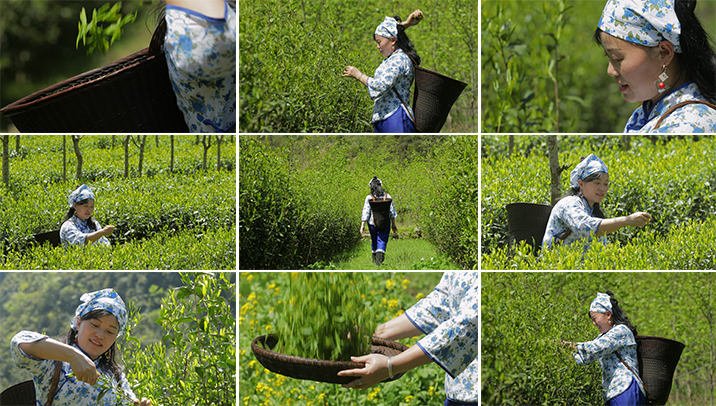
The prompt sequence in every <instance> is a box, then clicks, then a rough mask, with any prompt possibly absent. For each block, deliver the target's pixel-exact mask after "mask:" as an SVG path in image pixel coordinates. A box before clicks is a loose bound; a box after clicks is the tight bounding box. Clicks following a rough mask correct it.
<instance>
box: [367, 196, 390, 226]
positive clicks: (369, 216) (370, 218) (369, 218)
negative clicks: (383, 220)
mask: <svg viewBox="0 0 716 406" xmlns="http://www.w3.org/2000/svg"><path fill="white" fill-rule="evenodd" d="M372 198H373V196H372V195H368V196H366V197H365V202H363V212H362V213H361V216H360V221H367V222H368V224H370V225H371V226H375V223H374V222H373V210H372V209H371V208H370V200H371V199H372ZM385 198H386V199H392V197H391V196H390V193H386V194H385ZM389 216H390V218H392V219H394V218H397V217H398V213H397V212H396V211H395V207H393V202H390V214H389Z"/></svg>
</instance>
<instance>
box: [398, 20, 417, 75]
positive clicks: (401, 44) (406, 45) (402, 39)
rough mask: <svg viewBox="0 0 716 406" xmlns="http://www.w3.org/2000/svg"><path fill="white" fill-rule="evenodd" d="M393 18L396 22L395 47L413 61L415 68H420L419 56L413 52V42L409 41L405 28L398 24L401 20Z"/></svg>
mask: <svg viewBox="0 0 716 406" xmlns="http://www.w3.org/2000/svg"><path fill="white" fill-rule="evenodd" d="M393 18H394V19H395V21H397V22H398V38H396V39H395V41H396V42H395V45H396V46H397V47H398V48H400V49H402V50H403V52H405V54H406V55H408V56H409V57H410V59H412V60H413V63H415V65H416V66H420V61H421V58H420V55H418V51H416V50H415V45H413V41H411V40H410V39H409V38H408V35H407V34H406V33H405V26H404V25H403V24H400V22H402V21H403V20H401V19H400V16H393Z"/></svg>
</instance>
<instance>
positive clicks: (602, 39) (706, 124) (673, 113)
mask: <svg viewBox="0 0 716 406" xmlns="http://www.w3.org/2000/svg"><path fill="white" fill-rule="evenodd" d="M695 7H696V0H662V1H659V2H654V1H647V0H609V1H607V4H606V6H605V7H604V11H603V13H602V17H601V19H600V21H599V26H598V28H597V31H596V33H595V36H594V39H595V41H596V42H597V43H598V44H600V45H601V46H602V47H603V48H604V52H605V55H606V56H607V57H608V58H609V64H608V68H607V74H609V76H612V77H613V78H614V80H615V81H616V83H617V84H618V85H619V91H621V92H622V94H623V95H624V99H626V100H627V101H628V102H631V103H641V106H639V108H637V109H636V111H634V113H633V114H632V116H631V118H630V119H629V121H628V122H627V124H626V126H625V128H624V132H625V133H632V132H641V133H654V132H670V133H682V134H683V133H713V132H716V105H714V104H716V53H714V50H713V47H712V45H711V44H710V42H709V37H708V35H707V34H706V31H705V30H704V29H703V27H702V26H701V24H700V23H699V20H698V18H697V17H696V15H695V14H694V8H695ZM703 102H706V103H710V104H711V106H709V105H707V104H703ZM687 103H691V104H687ZM672 109H673V110H672Z"/></svg>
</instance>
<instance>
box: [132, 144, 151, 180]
mask: <svg viewBox="0 0 716 406" xmlns="http://www.w3.org/2000/svg"><path fill="white" fill-rule="evenodd" d="M139 137H140V136H139V135H138V136H137V141H139ZM141 137H142V142H141V143H140V144H139V145H137V141H135V140H134V139H132V142H133V143H134V145H135V146H137V148H139V165H138V167H137V171H138V172H139V177H140V178H141V177H142V164H143V163H144V146H145V145H146V144H147V136H146V135H142V136H141Z"/></svg>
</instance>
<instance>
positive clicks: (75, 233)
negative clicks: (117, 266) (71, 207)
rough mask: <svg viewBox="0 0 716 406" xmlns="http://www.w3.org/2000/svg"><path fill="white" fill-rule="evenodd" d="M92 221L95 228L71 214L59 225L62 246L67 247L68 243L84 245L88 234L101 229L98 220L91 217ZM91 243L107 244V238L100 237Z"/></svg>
mask: <svg viewBox="0 0 716 406" xmlns="http://www.w3.org/2000/svg"><path fill="white" fill-rule="evenodd" d="M92 221H94V225H95V227H96V230H92V229H91V228H89V226H88V225H87V221H86V220H81V219H80V218H79V217H77V216H72V217H70V218H69V219H68V220H67V221H65V222H64V223H62V227H60V241H62V246H64V247H65V248H67V247H68V246H69V245H85V241H87V236H88V235H89V234H92V233H94V232H95V231H99V230H101V229H102V226H101V225H99V221H97V220H95V219H92ZM92 244H93V245H109V240H108V239H107V237H100V239H99V240H97V241H95V242H93V243H92Z"/></svg>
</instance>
